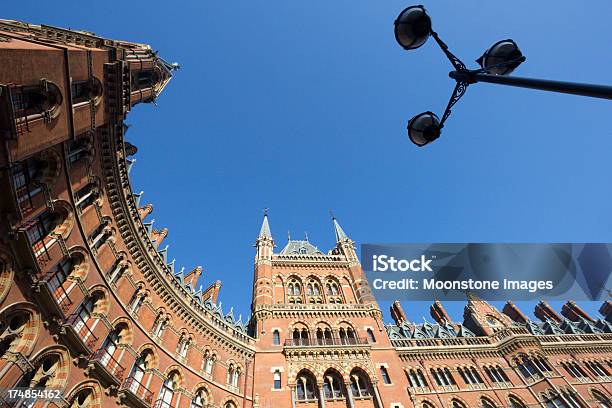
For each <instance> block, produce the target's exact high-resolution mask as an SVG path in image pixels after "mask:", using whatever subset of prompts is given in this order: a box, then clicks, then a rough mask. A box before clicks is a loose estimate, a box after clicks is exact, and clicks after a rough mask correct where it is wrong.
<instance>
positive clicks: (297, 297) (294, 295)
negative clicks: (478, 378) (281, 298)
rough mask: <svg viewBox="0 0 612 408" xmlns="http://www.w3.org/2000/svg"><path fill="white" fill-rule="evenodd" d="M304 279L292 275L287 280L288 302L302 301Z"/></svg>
mask: <svg viewBox="0 0 612 408" xmlns="http://www.w3.org/2000/svg"><path fill="white" fill-rule="evenodd" d="M302 293H303V290H302V281H301V279H299V278H297V277H295V276H292V277H290V278H289V279H288V280H287V303H302Z"/></svg>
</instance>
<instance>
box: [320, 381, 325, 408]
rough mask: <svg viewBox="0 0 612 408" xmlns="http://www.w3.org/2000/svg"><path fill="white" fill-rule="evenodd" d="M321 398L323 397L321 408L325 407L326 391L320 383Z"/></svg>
mask: <svg viewBox="0 0 612 408" xmlns="http://www.w3.org/2000/svg"><path fill="white" fill-rule="evenodd" d="M319 398H320V399H321V404H320V406H321V408H325V393H324V392H323V384H321V385H319Z"/></svg>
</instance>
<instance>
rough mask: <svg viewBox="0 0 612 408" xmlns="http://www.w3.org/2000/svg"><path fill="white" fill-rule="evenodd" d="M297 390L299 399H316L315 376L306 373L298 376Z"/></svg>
mask: <svg viewBox="0 0 612 408" xmlns="http://www.w3.org/2000/svg"><path fill="white" fill-rule="evenodd" d="M295 392H296V398H297V400H298V401H314V400H316V394H315V381H314V378H313V377H312V376H311V375H309V374H306V373H304V374H302V375H300V376H298V378H297V384H296V388H295Z"/></svg>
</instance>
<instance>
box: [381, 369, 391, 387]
mask: <svg viewBox="0 0 612 408" xmlns="http://www.w3.org/2000/svg"><path fill="white" fill-rule="evenodd" d="M380 376H381V377H382V379H383V383H384V384H391V377H389V372H388V371H387V368H386V367H384V366H380Z"/></svg>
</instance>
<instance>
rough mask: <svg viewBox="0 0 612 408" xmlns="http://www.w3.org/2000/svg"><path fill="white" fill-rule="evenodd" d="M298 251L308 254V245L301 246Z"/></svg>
mask: <svg viewBox="0 0 612 408" xmlns="http://www.w3.org/2000/svg"><path fill="white" fill-rule="evenodd" d="M298 253H300V254H307V253H308V250H307V249H306V247H300V249H298Z"/></svg>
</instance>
